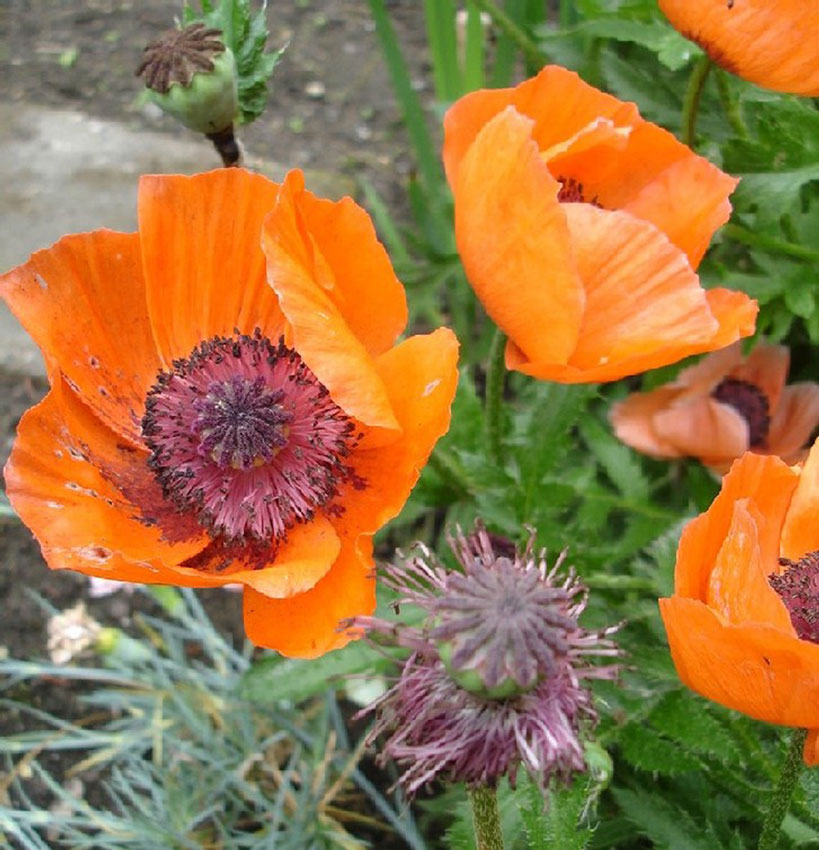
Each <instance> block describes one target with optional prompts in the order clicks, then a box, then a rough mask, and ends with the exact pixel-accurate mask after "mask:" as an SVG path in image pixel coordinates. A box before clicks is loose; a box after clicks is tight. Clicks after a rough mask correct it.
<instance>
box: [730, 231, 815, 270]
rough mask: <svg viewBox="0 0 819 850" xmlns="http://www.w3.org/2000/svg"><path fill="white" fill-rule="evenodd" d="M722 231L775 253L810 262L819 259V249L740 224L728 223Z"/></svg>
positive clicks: (752, 245) (745, 242)
mask: <svg viewBox="0 0 819 850" xmlns="http://www.w3.org/2000/svg"><path fill="white" fill-rule="evenodd" d="M722 233H723V235H724V236H727V237H728V239H733V240H734V241H735V242H742V244H743V245H750V246H751V247H752V248H762V249H764V250H766V251H771V252H773V253H775V254H786V255H787V256H789V257H796V258H797V259H799V260H808V261H809V262H817V261H819V251H814V250H813V248H808V247H807V246H805V245H797V244H796V243H795V242H785V241H783V240H782V239H776V238H774V237H773V236H766V235H765V234H764V233H757V232H756V231H755V230H749V229H748V228H747V227H742V225H739V224H726V225H725V226H724V227H723V228H722Z"/></svg>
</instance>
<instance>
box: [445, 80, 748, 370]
mask: <svg viewBox="0 0 819 850" xmlns="http://www.w3.org/2000/svg"><path fill="white" fill-rule="evenodd" d="M444 129H445V141H444V164H445V167H446V173H447V178H448V180H449V183H450V185H451V187H452V190H453V193H454V197H455V232H456V239H457V244H458V250H459V252H460V255H461V258H462V260H463V263H464V268H465V269H466V273H467V277H468V278H469V281H470V283H471V284H472V286H473V288H474V290H475V292H476V293H477V295H478V297H479V298H480V300H481V301H482V302H483V305H484V307H485V308H486V310H487V312H488V313H489V314H490V316H491V317H492V318H493V319H494V320H495V322H496V323H497V324H498V326H499V327H500V328H501V329H502V330H503V331H504V332H505V333H506V334H507V336H508V337H509V341H508V344H507V348H506V365H507V366H508V367H509V368H511V369H516V370H518V371H520V372H524V373H526V374H528V375H532V376H534V377H536V378H542V379H545V380H552V381H560V382H563V383H582V382H595V381H612V380H616V379H618V378H622V377H624V376H626V375H633V374H636V373H638V372H642V371H646V370H648V369H653V368H656V367H658V366H664V365H667V364H669V363H674V362H676V361H678V360H680V359H682V358H684V357H687V356H688V355H690V354H695V353H699V352H703V351H712V350H716V349H719V348H723V347H725V346H727V345H730V344H731V343H732V342H734V341H736V340H737V339H739V338H740V337H743V336H747V335H749V334H751V333H752V332H753V330H754V324H755V319H756V311H757V307H756V302H755V301H753V300H751V299H750V298H748V297H747V296H746V295H744V294H743V293H739V292H732V291H729V290H726V289H713V290H710V291H705V290H704V289H703V288H702V286H701V285H700V282H699V278H698V277H697V275H696V273H695V271H694V269H695V268H696V267H697V265H698V263H699V262H700V260H701V259H702V256H703V254H704V253H705V250H706V248H707V247H708V244H709V242H710V240H711V237H712V235H713V233H714V231H715V230H716V229H717V228H718V227H719V226H720V225H722V224H723V223H724V222H725V221H727V219H728V216H729V215H730V211H731V205H730V203H729V202H728V196H729V195H730V193H731V192H732V191H733V189H734V187H735V185H736V181H735V180H734V178H732V177H730V176H728V175H727V174H724V173H723V172H721V171H720V170H719V169H718V168H716V167H715V166H713V165H711V164H710V163H709V162H707V161H706V160H705V159H703V158H702V157H699V156H697V155H696V154H694V153H693V152H692V151H691V150H690V149H689V148H687V147H686V146H685V145H683V144H681V143H680V142H678V141H677V140H676V139H675V138H674V137H673V136H672V135H671V134H670V133H668V132H666V131H665V130H663V129H662V128H660V127H657V126H656V125H654V124H651V123H650V122H648V121H645V120H643V119H642V118H641V117H640V114H639V112H638V111H637V107H636V106H635V105H634V104H632V103H624V102H622V101H620V100H618V99H617V98H615V97H612V96H610V95H607V94H604V93H603V92H601V91H599V90H597V89H595V88H593V87H592V86H590V85H588V84H586V83H584V82H583V81H582V80H581V79H580V78H579V77H578V76H577V75H576V74H575V73H573V72H571V71H567V70H566V69H564V68H560V67H556V66H547V67H546V68H544V69H543V70H542V71H541V72H540V73H539V74H538V75H537V76H536V77H534V78H532V79H530V80H527V81H526V82H524V83H521V84H520V85H519V86H517V87H515V88H509V89H495V90H484V91H477V92H473V93H471V94H468V95H466V96H464V97H463V98H461V99H460V100H459V101H457V102H456V103H455V104H454V105H453V106H452V107H451V108H450V109H449V111H448V112H447V114H446V117H445V120H444Z"/></svg>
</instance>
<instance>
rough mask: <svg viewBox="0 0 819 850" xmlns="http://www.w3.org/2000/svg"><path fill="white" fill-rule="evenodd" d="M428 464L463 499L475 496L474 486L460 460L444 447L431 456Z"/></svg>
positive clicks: (438, 448)
mask: <svg viewBox="0 0 819 850" xmlns="http://www.w3.org/2000/svg"><path fill="white" fill-rule="evenodd" d="M427 463H428V464H429V465H430V466H431V467H432V468H433V469H434V470H435V471H436V472H437V473H438V475H440V476H441V478H443V479H444V481H446V483H447V484H449V485H450V486H451V487H452V489H453V490H456V491H457V492H458V494H459V495H460V496H461V497H462V498H468V497H470V496H472V495H474V485H473V483H472V482H471V481H470V480H469V477H468V476H467V474H466V473H465V472H464V470H463V467H462V466H461V464H460V463H459V462H458V459H457V458H456V457H455V456H454V455H452V454H451V453H450V452H448V451H447V450H446V449H445V448H443V447H442V446H438V447H437V448H436V449H435V451H434V452H433V453H432V454H431V455H430V456H429V460H428V461H427Z"/></svg>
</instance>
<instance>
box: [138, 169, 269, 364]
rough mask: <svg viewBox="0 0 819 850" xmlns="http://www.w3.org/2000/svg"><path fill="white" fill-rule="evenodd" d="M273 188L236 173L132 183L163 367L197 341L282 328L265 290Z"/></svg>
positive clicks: (227, 171)
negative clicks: (265, 235) (265, 230)
mask: <svg viewBox="0 0 819 850" xmlns="http://www.w3.org/2000/svg"><path fill="white" fill-rule="evenodd" d="M277 194H278V186H277V185H276V184H275V183H273V182H271V181H270V180H268V179H267V178H266V177H262V176H261V175H260V174H251V173H250V172H249V171H245V170H244V169H241V168H220V169H219V170H218V171H210V172H208V173H206V174H197V175H194V176H193V177H184V176H181V175H170V176H165V175H161V176H160V175H149V176H145V177H142V178H141V179H140V181H139V236H140V241H141V245H142V256H143V266H144V269H145V284H146V291H147V302H148V313H149V315H150V317H151V324H152V327H153V333H154V338H155V340H156V345H157V348H158V349H159V352H160V355H161V357H162V359H163V361H164V365H165V366H166V367H169V366H170V364H171V362H172V361H173V360H174V359H175V358H178V357H187V356H188V355H189V354H190V353H191V352H192V351H193V349H194V347H195V346H196V345H198V344H199V343H200V342H202V341H203V340H206V339H208V338H210V337H213V336H216V335H221V336H232V335H233V333H234V329H235V328H238V330H239V331H240V332H242V333H252V332H253V330H254V329H255V328H257V327H258V328H260V329H261V330H262V332H263V333H264V334H265V336H267V337H269V338H271V339H274V340H275V339H276V338H277V337H278V335H279V334H281V333H282V332H283V330H284V323H283V319H282V314H281V311H280V310H279V306H278V301H277V299H276V295H275V293H274V292H273V291H272V290H271V289H270V287H269V286H268V285H267V274H266V268H265V258H264V254H263V253H262V249H261V232H262V222H263V221H264V218H265V216H266V215H267V214H268V212H270V210H271V209H273V205H274V203H275V200H276V197H277Z"/></svg>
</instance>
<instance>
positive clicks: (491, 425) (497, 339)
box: [486, 328, 506, 469]
mask: <svg viewBox="0 0 819 850" xmlns="http://www.w3.org/2000/svg"><path fill="white" fill-rule="evenodd" d="M505 350H506V335H505V334H504V332H503V331H502V330H501V329H500V328H497V329H496V330H495V336H494V337H493V338H492V345H491V347H490V349H489V361H488V363H487V366H486V436H487V438H488V442H489V458H490V460H491V461H492V462H493V463H494V464H495V465H496V466H497V467H498V468H499V469H502V468H503V437H502V431H503V427H502V422H501V420H502V418H503V380H504V378H505V377H506V364H505V362H504V356H505Z"/></svg>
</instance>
